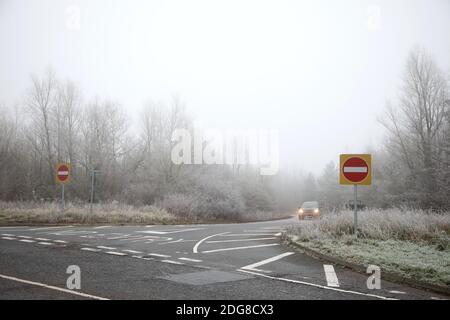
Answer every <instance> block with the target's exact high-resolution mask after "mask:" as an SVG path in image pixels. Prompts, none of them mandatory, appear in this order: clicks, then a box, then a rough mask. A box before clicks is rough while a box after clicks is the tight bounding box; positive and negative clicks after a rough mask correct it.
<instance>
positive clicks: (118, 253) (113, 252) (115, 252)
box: [105, 251, 127, 256]
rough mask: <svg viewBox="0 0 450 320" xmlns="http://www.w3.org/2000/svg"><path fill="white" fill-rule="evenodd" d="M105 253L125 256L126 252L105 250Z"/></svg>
mask: <svg viewBox="0 0 450 320" xmlns="http://www.w3.org/2000/svg"><path fill="white" fill-rule="evenodd" d="M105 253H107V254H112V255H115V256H126V255H127V254H126V253H123V252H117V251H106V252H105Z"/></svg>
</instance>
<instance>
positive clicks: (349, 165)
mask: <svg viewBox="0 0 450 320" xmlns="http://www.w3.org/2000/svg"><path fill="white" fill-rule="evenodd" d="M339 184H342V185H353V193H354V194H353V201H354V203H353V210H354V212H353V234H354V235H355V237H358V185H363V186H369V185H371V184H372V156H371V155H370V154H341V155H340V173H339Z"/></svg>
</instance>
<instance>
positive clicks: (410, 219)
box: [287, 209, 450, 286]
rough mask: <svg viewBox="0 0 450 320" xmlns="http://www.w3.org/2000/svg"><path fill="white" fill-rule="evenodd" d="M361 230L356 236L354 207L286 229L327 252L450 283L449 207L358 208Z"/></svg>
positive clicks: (414, 277)
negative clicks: (445, 209) (444, 210)
mask: <svg viewBox="0 0 450 320" xmlns="http://www.w3.org/2000/svg"><path fill="white" fill-rule="evenodd" d="M358 231H359V237H358V239H355V237H354V236H353V212H351V211H343V212H338V213H332V214H328V215H324V216H323V217H322V219H320V220H314V221H305V222H304V223H301V224H299V225H297V226H293V227H290V228H289V229H288V230H287V235H290V236H296V237H297V240H296V241H297V242H299V243H300V244H301V245H302V246H305V247H308V248H311V249H314V250H317V251H319V252H322V253H324V254H327V255H331V256H335V257H338V258H341V259H345V260H347V261H350V262H354V263H358V264H362V265H368V264H375V265H378V266H380V267H381V269H382V270H385V271H389V272H393V273H397V274H400V275H402V276H404V277H407V278H412V279H417V280H421V281H424V282H427V283H430V284H434V285H441V286H450V213H443V214H436V213H430V212H425V211H422V210H400V209H389V210H367V211H363V212H360V213H358Z"/></svg>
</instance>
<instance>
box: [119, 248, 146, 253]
mask: <svg viewBox="0 0 450 320" xmlns="http://www.w3.org/2000/svg"><path fill="white" fill-rule="evenodd" d="M122 251H124V252H129V253H142V251H136V250H128V249H126V250H122Z"/></svg>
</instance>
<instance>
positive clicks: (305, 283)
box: [237, 269, 398, 300]
mask: <svg viewBox="0 0 450 320" xmlns="http://www.w3.org/2000/svg"><path fill="white" fill-rule="evenodd" d="M237 271H240V272H245V273H248V274H253V275H256V276H260V277H263V278H268V279H272V280H278V281H284V282H290V283H297V284H302V285H305V286H310V287H316V288H320V289H325V290H332V291H337V292H343V293H348V294H356V295H360V296H366V297H372V298H377V299H383V300H398V299H395V298H389V297H383V296H379V295H376V294H370V293H363V292H358V291H351V290H344V289H339V288H333V287H328V286H322V285H320V284H315V283H310V282H305V281H299V280H292V279H287V278H278V277H273V276H269V275H267V274H262V273H258V272H253V271H249V270H242V269H237Z"/></svg>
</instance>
